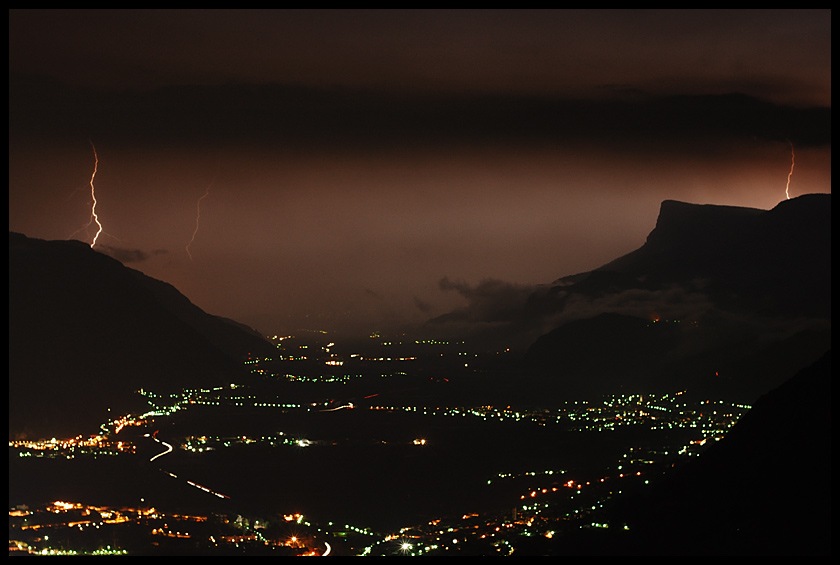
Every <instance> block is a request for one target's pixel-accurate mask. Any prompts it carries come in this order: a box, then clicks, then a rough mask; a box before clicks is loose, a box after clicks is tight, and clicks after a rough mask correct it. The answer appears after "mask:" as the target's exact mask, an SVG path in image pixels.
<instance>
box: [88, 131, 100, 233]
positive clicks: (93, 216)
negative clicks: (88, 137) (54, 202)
mask: <svg viewBox="0 0 840 565" xmlns="http://www.w3.org/2000/svg"><path fill="white" fill-rule="evenodd" d="M90 146H91V147H92V148H93V174H91V175H90V197H91V198H92V199H93V205H92V206H91V207H90V222H88V225H90V224H91V223H92V222H96V225H97V226H98V227H99V230H97V232H96V235H94V236H93V241H92V242H91V243H90V246H91V248H93V246H94V245H96V240H97V239H98V238H99V234H101V233H102V224H101V223H99V216H97V215H96V189H95V188H94V186H93V179H94V178H95V177H96V171H97V170H98V169H99V156H98V155H97V154H96V146H95V145H94V144H93V141H91V142H90Z"/></svg>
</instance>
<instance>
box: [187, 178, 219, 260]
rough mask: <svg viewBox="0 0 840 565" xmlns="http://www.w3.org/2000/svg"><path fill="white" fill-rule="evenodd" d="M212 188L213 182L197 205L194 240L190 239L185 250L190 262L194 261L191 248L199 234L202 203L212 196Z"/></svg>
mask: <svg viewBox="0 0 840 565" xmlns="http://www.w3.org/2000/svg"><path fill="white" fill-rule="evenodd" d="M214 180H215V179H214ZM211 186H213V181H210V184H208V185H207V188H206V189H205V191H204V194H203V195H202V196H201V198H199V199H198V202H197V203H196V205H195V230H193V234H192V238H191V239H190V242H189V243H188V244H187V246H186V247H185V249H186V251H187V255H189V257H190V261H192V253H190V246H191V245H192V244H193V242H194V241H195V235H196V234H197V233H198V221H199V220H200V219H201V201H202V200H204V199H205V198H207V196H208V195H209V194H210V187H211Z"/></svg>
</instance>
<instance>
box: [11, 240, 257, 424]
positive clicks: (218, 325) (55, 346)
mask: <svg viewBox="0 0 840 565" xmlns="http://www.w3.org/2000/svg"><path fill="white" fill-rule="evenodd" d="M270 350H271V348H270V344H268V342H266V341H265V340H264V339H262V338H261V337H259V336H257V335H255V334H254V333H251V332H246V331H244V330H243V329H242V328H241V327H238V326H236V325H235V324H234V323H232V322H230V321H227V320H224V319H222V318H218V317H214V316H210V315H208V314H206V313H204V312H202V311H201V310H200V309H199V308H197V307H196V306H195V305H193V304H191V303H190V302H189V300H187V299H186V298H185V297H183V296H182V295H181V294H180V293H178V291H177V290H175V289H174V288H173V287H171V286H170V285H167V284H166V283H162V282H160V281H156V280H154V279H151V278H149V277H146V276H145V275H143V274H142V273H140V272H138V271H135V270H133V269H128V268H126V267H124V266H123V265H122V264H121V263H119V262H118V261H116V260H114V259H112V258H110V257H108V256H106V255H102V254H101V253H98V252H96V251H95V250H93V249H91V248H90V247H89V246H88V245H86V244H84V243H81V242H77V241H43V240H37V239H30V238H27V237H25V236H23V235H21V234H15V233H9V435H10V437H22V436H29V437H43V436H51V435H57V436H67V435H74V434H78V433H90V432H92V431H95V429H96V426H98V424H99V423H102V422H104V421H105V420H106V419H107V417H108V416H109V415H110V416H116V415H119V414H120V413H121V412H120V411H124V410H126V409H129V408H132V409H136V408H139V407H138V406H137V399H136V396H135V395H133V391H135V390H137V389H139V388H146V389H151V390H154V391H160V392H164V393H165V392H171V391H176V390H180V389H181V388H184V387H190V386H211V385H218V384H223V383H229V382H231V380H232V379H237V378H241V376H242V364H241V360H242V357H243V356H244V355H246V354H247V353H248V352H249V351H253V352H254V353H258V352H267V351H270ZM109 408H110V409H111V412H109V411H108V409H109Z"/></svg>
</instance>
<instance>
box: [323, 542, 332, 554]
mask: <svg viewBox="0 0 840 565" xmlns="http://www.w3.org/2000/svg"><path fill="white" fill-rule="evenodd" d="M324 545H326V546H327V550H326V551H325V552H324V553H322V554H321V557H326V556H327V555H329V554H330V551H332V547H330V544H329V543H327V542H324Z"/></svg>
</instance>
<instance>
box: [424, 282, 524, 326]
mask: <svg viewBox="0 0 840 565" xmlns="http://www.w3.org/2000/svg"><path fill="white" fill-rule="evenodd" d="M438 285H439V287H440V289H441V290H442V291H444V292H447V291H455V292H457V293H458V294H460V295H461V296H463V297H464V298H466V299H467V301H468V304H467V305H466V306H465V307H463V308H459V309H457V310H455V311H454V312H452V315H451V316H450V319H455V318H457V319H461V320H463V321H469V322H481V323H492V322H506V321H509V320H510V319H511V316H513V315H515V314H517V313H519V312H521V310H522V307H523V306H524V304H525V301H526V300H527V299H528V297H529V296H530V295H531V293H532V292H533V291H534V287H532V286H523V285H517V284H511V283H508V282H505V281H500V280H497V279H484V280H482V281H481V282H479V283H478V284H477V285H470V284H468V283H466V282H463V281H451V280H449V278H448V277H443V278H442V279H441V280H440V281H439V283H438Z"/></svg>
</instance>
